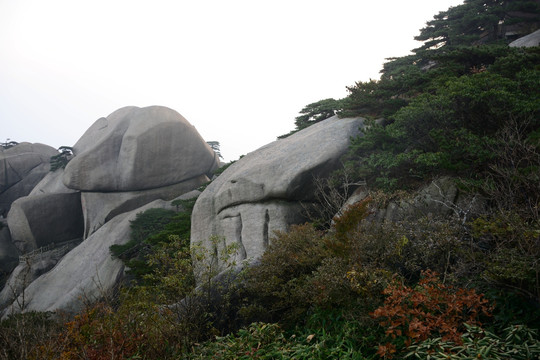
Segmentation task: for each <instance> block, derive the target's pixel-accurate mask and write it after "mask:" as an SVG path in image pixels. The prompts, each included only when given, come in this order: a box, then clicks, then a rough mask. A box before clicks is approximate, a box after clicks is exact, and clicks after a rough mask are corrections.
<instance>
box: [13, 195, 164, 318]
mask: <svg viewBox="0 0 540 360" xmlns="http://www.w3.org/2000/svg"><path fill="white" fill-rule="evenodd" d="M150 208H168V209H171V210H172V209H173V208H174V207H173V206H172V205H171V204H170V202H169V201H163V200H155V201H153V202H151V203H149V204H147V205H145V206H143V207H141V208H138V209H135V210H132V211H130V212H128V213H125V214H121V215H119V216H116V217H115V218H114V219H112V220H111V221H109V222H108V223H107V224H105V225H104V226H103V227H101V228H100V229H99V230H98V231H96V232H95V233H94V234H93V235H92V236H90V237H89V238H88V239H86V240H85V241H83V242H82V243H81V244H80V245H78V246H77V247H75V248H74V249H73V250H71V251H70V252H69V253H67V254H66V255H65V256H64V257H63V258H62V259H61V260H60V261H59V262H58V264H56V266H55V267H54V268H53V269H52V270H51V271H49V272H47V273H45V274H43V275H42V276H40V277H38V278H37V279H36V280H34V281H33V282H32V283H30V285H28V286H27V287H26V289H25V290H24V298H25V308H24V310H25V311H55V310H59V309H61V310H63V311H66V312H70V313H75V312H77V311H79V310H81V309H82V307H83V306H84V302H85V301H91V300H96V299H99V298H100V297H101V296H103V295H106V294H109V293H110V292H111V291H112V290H113V289H114V288H115V286H117V284H118V281H119V279H120V278H121V276H122V274H123V271H124V265H123V263H122V261H121V260H118V259H114V258H113V257H112V256H111V255H110V252H109V247H110V246H111V245H114V244H122V243H125V242H127V240H128V239H129V233H130V221H132V220H133V219H135V216H136V215H137V213H140V212H143V211H145V210H147V209H150ZM21 296H22V295H21ZM21 302H22V299H19V301H14V302H13V303H12V305H11V307H10V308H8V309H7V310H5V311H4V315H6V314H9V313H11V312H19V311H20V310H21V309H19V308H18V306H19V304H20V303H21Z"/></svg>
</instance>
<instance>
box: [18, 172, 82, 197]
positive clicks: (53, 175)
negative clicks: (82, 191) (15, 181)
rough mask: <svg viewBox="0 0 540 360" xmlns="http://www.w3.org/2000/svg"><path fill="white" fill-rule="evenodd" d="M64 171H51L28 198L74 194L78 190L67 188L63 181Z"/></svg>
mask: <svg viewBox="0 0 540 360" xmlns="http://www.w3.org/2000/svg"><path fill="white" fill-rule="evenodd" d="M63 175H64V169H57V170H56V171H49V172H48V173H47V175H45V177H44V178H43V179H42V180H41V181H40V182H39V183H38V184H37V185H36V186H35V187H34V188H33V189H32V191H31V192H30V194H28V196H33V195H41V194H53V193H55V194H64V193H74V192H77V190H73V189H69V188H67V187H66V186H65V185H64V183H63V181H62V178H63Z"/></svg>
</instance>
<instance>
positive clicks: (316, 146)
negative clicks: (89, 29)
mask: <svg viewBox="0 0 540 360" xmlns="http://www.w3.org/2000/svg"><path fill="white" fill-rule="evenodd" d="M362 125H363V119H361V118H349V119H339V118H337V117H336V116H334V117H331V118H329V119H327V120H324V121H322V122H320V123H317V124H315V125H312V126H310V127H308V128H307V129H304V130H302V131H300V132H297V133H295V134H293V135H292V136H290V137H287V138H285V139H282V140H278V141H275V142H273V143H270V144H268V145H266V146H264V147H262V148H260V149H258V150H256V151H254V152H252V153H249V154H248V155H246V156H245V157H243V158H241V159H240V160H238V161H237V162H236V163H234V164H233V165H232V166H230V167H229V168H228V169H227V170H225V171H224V172H223V174H221V175H220V176H219V177H218V178H217V179H216V180H214V181H213V182H212V183H211V184H210V185H209V186H208V187H207V188H206V189H205V191H204V192H203V193H202V194H201V196H200V197H199V198H198V200H197V202H196V204H195V207H194V209H193V215H192V227H191V241H192V244H198V243H200V244H202V245H203V246H206V247H208V246H212V243H211V241H210V240H209V239H211V238H212V237H215V236H218V237H220V238H222V239H223V240H224V244H226V245H228V244H233V243H236V244H237V245H238V248H239V251H238V254H237V258H236V260H237V261H241V260H245V259H248V260H251V259H256V258H257V257H259V256H260V255H261V254H262V253H263V252H264V250H265V249H266V247H267V246H268V243H269V242H270V241H271V238H272V235H273V233H274V231H276V230H280V231H285V230H287V228H288V226H289V225H291V224H297V223H300V222H302V221H305V218H304V217H303V216H302V202H306V203H309V202H313V201H314V200H315V197H314V191H315V188H314V184H313V180H314V178H316V177H323V178H324V177H326V176H328V175H329V174H330V173H331V172H332V171H334V170H336V169H338V168H339V167H341V166H342V165H341V163H340V157H341V156H342V155H343V154H344V153H345V152H346V151H347V149H348V146H349V139H350V138H351V137H353V136H357V135H358V134H359V130H360V127H361V126H362Z"/></svg>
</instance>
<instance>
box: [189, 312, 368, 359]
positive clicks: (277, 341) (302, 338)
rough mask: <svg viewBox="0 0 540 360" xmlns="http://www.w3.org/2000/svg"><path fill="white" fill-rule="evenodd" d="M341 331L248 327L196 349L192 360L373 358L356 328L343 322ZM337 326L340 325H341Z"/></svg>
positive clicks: (255, 324) (264, 325)
mask: <svg viewBox="0 0 540 360" xmlns="http://www.w3.org/2000/svg"><path fill="white" fill-rule="evenodd" d="M337 324H339V326H340V327H339V329H336V330H337V332H325V330H324V329H323V328H318V329H315V332H309V330H311V329H303V330H304V331H301V332H293V333H290V332H286V331H284V330H283V329H282V328H281V327H280V326H279V325H277V324H271V323H253V324H251V325H250V326H249V327H248V328H246V329H242V330H240V331H238V333H237V334H234V335H233V334H231V335H228V336H225V337H217V338H216V340H214V341H212V342H207V343H204V344H201V345H200V346H197V347H195V348H194V352H193V353H192V354H191V355H190V356H189V358H190V359H246V360H247V359H306V360H308V359H314V360H315V359H370V358H371V357H368V356H366V355H364V354H363V353H362V352H361V348H360V347H359V346H358V344H359V342H358V341H357V333H356V331H357V330H358V329H357V328H356V327H354V325H352V324H351V323H347V322H342V321H340V322H339V323H337ZM337 324H336V325H337Z"/></svg>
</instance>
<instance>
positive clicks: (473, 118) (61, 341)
mask: <svg viewBox="0 0 540 360" xmlns="http://www.w3.org/2000/svg"><path fill="white" fill-rule="evenodd" d="M516 10H520V11H521V12H518V13H517V15H516V13H512V14H514V16H512V17H509V16H507V15H508V14H509V12H511V11H516ZM523 12H524V13H528V14H529V15H530V16H525V17H522V18H520V16H521V15H519V14H522V13H523ZM538 13H539V9H538V3H537V2H536V1H529V0H519V1H513V2H507V1H502V0H493V1H483V0H466V1H465V3H464V4H463V5H460V6H457V7H454V8H451V9H449V10H448V11H446V12H442V13H440V14H438V15H437V16H436V17H435V18H434V20H432V21H430V22H429V23H428V26H427V27H426V28H425V29H422V30H421V33H420V35H419V36H418V39H419V40H422V41H424V45H423V46H421V47H420V48H418V49H415V50H414V53H413V54H412V55H409V56H405V57H401V58H395V59H390V61H389V62H388V63H386V64H385V65H384V69H383V71H382V75H381V79H380V80H378V81H369V82H358V83H356V84H355V85H353V86H350V87H349V88H348V90H349V96H348V97H346V98H344V99H340V100H334V99H326V100H322V101H319V102H316V103H313V104H310V105H308V106H306V108H304V109H303V110H302V111H301V114H300V116H298V117H297V118H296V122H295V125H296V130H300V129H303V128H305V127H307V126H309V125H311V124H313V123H316V122H318V121H321V120H323V119H324V118H327V117H328V116H332V115H334V114H336V113H338V114H340V115H342V116H348V115H355V116H356V115H361V116H365V117H367V118H368V119H369V121H370V122H369V127H367V128H366V129H365V134H364V136H362V137H359V138H358V139H355V140H354V141H353V143H352V146H351V151H350V153H349V154H348V156H347V159H345V160H347V162H346V164H345V165H346V166H345V168H346V169H347V171H343V172H340V173H339V174H336V175H335V176H334V177H332V178H331V179H328V180H327V181H322V182H320V183H319V184H316V185H317V186H316V187H317V188H318V190H319V196H320V197H319V198H318V199H319V200H320V201H321V203H322V202H324V203H325V204H327V206H326V207H323V208H321V209H306V211H308V212H309V215H311V216H312V220H313V223H309V224H303V225H298V226H293V227H291V229H290V231H288V232H287V233H278V234H276V236H275V237H274V238H273V239H272V242H271V244H270V246H269V248H268V250H267V252H266V253H265V254H264V255H263V256H262V257H261V259H259V261H258V262H257V263H256V264H254V265H253V266H251V267H249V268H247V269H245V270H244V271H243V272H242V273H240V274H239V275H238V276H237V274H236V273H232V275H234V276H231V277H229V276H228V275H225V276H221V277H219V278H216V277H215V275H216V274H217V273H218V272H219V271H221V270H222V269H218V268H217V267H215V264H217V262H212V261H210V262H207V264H208V265H207V266H206V268H201V269H196V272H197V274H198V276H199V278H200V279H202V286H200V287H199V288H198V289H195V290H194V286H195V281H194V279H195V276H194V269H193V265H192V261H191V260H192V258H193V257H195V258H197V259H201V258H204V257H209V256H215V255H216V254H215V252H214V249H204V248H200V247H198V246H191V247H190V246H189V231H190V215H191V209H192V207H193V202H181V203H180V202H179V203H175V204H174V205H177V206H178V209H177V210H181V211H178V212H174V211H167V210H158V209H154V210H150V211H147V212H145V213H143V214H140V215H139V216H137V218H136V219H135V221H134V222H133V223H132V238H131V241H130V242H129V243H128V244H126V245H122V246H116V247H113V248H111V252H112V254H113V255H114V256H116V257H118V258H120V259H122V260H123V261H124V262H125V263H126V265H127V266H128V267H129V269H130V274H131V279H132V280H133V281H132V282H130V283H129V284H126V286H124V287H123V288H122V289H121V291H120V292H119V294H118V297H117V298H115V299H108V301H104V302H100V303H97V304H93V305H90V306H89V307H88V308H87V309H86V310H85V311H84V312H82V313H81V314H79V315H78V316H76V317H75V318H74V319H71V320H70V321H67V322H66V321H65V322H64V323H65V328H63V327H62V326H61V325H60V323H61V322H59V321H58V319H56V320H52V319H51V318H50V317H49V315H48V314H23V315H16V316H12V317H10V318H8V319H7V320H4V321H2V322H1V323H0V351H1V353H0V357H2V358H9V359H13V358H20V359H23V358H28V359H32V358H36V359H38V358H39V359H56V358H60V359H79V358H83V359H111V358H115V359H128V358H129V359H179V358H190V359H216V358H220V359H253V358H255V359H256V358H261V359H263V358H266V359H269V358H272V359H290V358H295V359H337V358H339V359H379V358H381V357H382V358H392V357H394V358H403V357H405V358H418V359H424V358H427V357H428V356H429V357H430V358H433V359H471V358H493V359H534V358H537V357H538V355H539V352H540V340H539V337H538V334H537V332H536V331H534V330H531V329H537V328H538V327H539V326H540V282H539V279H540V265H539V262H538V259H540V253H539V251H540V250H539V249H540V210H539V208H540V205H539V204H540V185H539V184H540V179H539V177H540V175H539V171H540V142H539V141H540V140H539V139H540V123H538V120H539V111H540V108H539V104H540V98H539V94H540V93H539V92H538V88H540V67H539V65H538V64H540V47H534V48H527V49H518V48H509V47H508V46H506V45H505V44H504V39H500V38H498V36H499V34H500V33H501V32H500V31H498V30H497V29H498V27H500V26H506V25H510V23H512V22H514V21H515V20H516V19H517V20H518V21H521V22H522V25H523V24H525V25H526V26H528V27H530V28H531V30H533V28H534V26H536V27H538V26H539V23H540V19H538ZM535 24H536V25H535ZM59 164H60V165H61V163H59ZM351 169H352V170H354V173H351ZM440 175H450V176H453V177H454V178H456V179H457V182H458V184H459V189H460V192H461V194H463V193H469V194H475V196H477V197H480V198H482V199H483V200H482V201H483V205H484V207H485V208H487V209H488V211H482V212H478V213H474V214H473V213H468V214H467V217H464V216H461V217H459V216H458V217H454V218H453V217H444V218H442V217H436V216H434V215H428V216H425V217H416V218H412V219H404V220H403V221H397V222H393V223H388V222H383V221H375V220H374V219H375V218H376V217H375V216H374V214H373V213H374V212H375V211H376V208H377V207H382V206H384V203H387V202H388V200H389V199H393V198H394V197H396V196H397V195H396V194H398V195H399V194H404V193H405V192H404V191H403V190H409V189H415V188H417V187H418V185H420V184H423V183H426V182H428V181H429V180H431V179H433V178H435V177H438V176H440ZM351 176H354V177H351ZM360 183H363V184H366V185H367V189H369V190H370V193H371V195H370V196H369V197H366V198H365V200H364V201H362V202H359V203H357V204H355V205H353V206H350V207H349V208H347V209H346V210H344V211H342V210H340V207H341V205H342V204H343V202H344V199H346V198H347V196H348V195H349V193H348V190H351V189H350V188H348V186H349V185H350V184H360ZM397 189H401V190H400V191H401V192H396V191H395V190H397ZM374 190H377V191H374ZM180 207H181V209H180ZM335 214H338V216H335V217H334V215H335ZM458 215H459V214H458ZM213 240H214V242H215V244H214V245H216V248H218V246H217V245H218V243H222V242H223V241H222V240H223V239H219V238H215V239H213ZM234 251H235V249H234V248H225V249H222V254H218V256H219V255H222V256H224V257H227V258H229V256H230V255H231V254H232V253H233V252H234ZM228 265H229V266H228V267H229V268H234V267H235V265H236V264H234V263H233V262H229V263H228ZM236 276H237V279H238V280H239V281H235V280H234V279H235V277H236ZM35 344H39V346H35Z"/></svg>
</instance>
